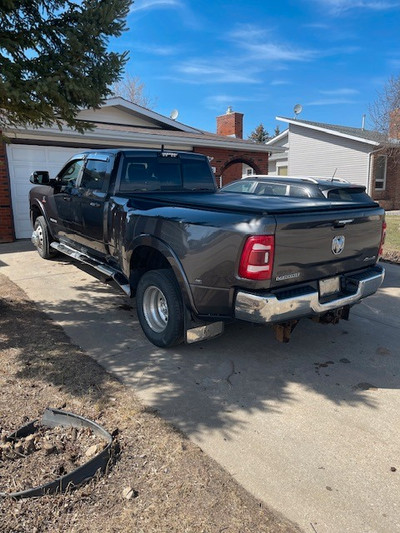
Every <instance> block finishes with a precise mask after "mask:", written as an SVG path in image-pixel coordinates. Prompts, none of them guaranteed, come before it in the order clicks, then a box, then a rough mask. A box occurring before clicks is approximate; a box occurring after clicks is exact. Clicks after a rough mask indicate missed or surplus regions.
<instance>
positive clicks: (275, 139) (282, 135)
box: [265, 128, 289, 146]
mask: <svg viewBox="0 0 400 533" xmlns="http://www.w3.org/2000/svg"><path fill="white" fill-rule="evenodd" d="M288 134H289V129H288V128H286V129H285V130H283V131H282V132H281V133H280V134H279V135H276V136H275V137H272V139H269V141H267V142H266V143H265V144H268V146H271V145H273V144H277V143H279V142H280V141H281V140H282V139H284V138H285V137H287V136H288Z"/></svg>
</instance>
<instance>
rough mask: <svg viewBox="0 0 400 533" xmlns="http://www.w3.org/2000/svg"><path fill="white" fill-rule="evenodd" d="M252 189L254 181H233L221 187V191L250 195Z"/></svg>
mask: <svg viewBox="0 0 400 533" xmlns="http://www.w3.org/2000/svg"><path fill="white" fill-rule="evenodd" d="M253 188H254V181H235V182H234V183H230V184H229V185H226V186H225V187H223V189H222V190H223V191H227V192H240V193H251V192H252V191H253Z"/></svg>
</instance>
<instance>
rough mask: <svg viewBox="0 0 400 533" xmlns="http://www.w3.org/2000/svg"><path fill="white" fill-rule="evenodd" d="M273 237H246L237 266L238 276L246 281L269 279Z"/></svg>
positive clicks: (272, 254)
mask: <svg viewBox="0 0 400 533" xmlns="http://www.w3.org/2000/svg"><path fill="white" fill-rule="evenodd" d="M274 244H275V238H274V236H273V235H254V236H252V237H248V238H247V240H246V242H245V244H244V247H243V251H242V256H241V258H240V264H239V276H240V277H241V278H247V279H271V274H272V267H273V265H274Z"/></svg>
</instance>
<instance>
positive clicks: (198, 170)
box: [182, 158, 215, 191]
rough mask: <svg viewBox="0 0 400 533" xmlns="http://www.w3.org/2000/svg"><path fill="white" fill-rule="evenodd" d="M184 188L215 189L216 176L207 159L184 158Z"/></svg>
mask: <svg viewBox="0 0 400 533" xmlns="http://www.w3.org/2000/svg"><path fill="white" fill-rule="evenodd" d="M182 174H183V188H184V189H185V190H189V191H193V190H196V189H197V190H198V189H202V190H209V191H213V190H214V188H215V186H214V178H213V176H212V174H211V170H210V166H209V164H208V162H207V161H206V160H205V159H194V158H193V159H189V158H187V159H186V158H185V159H183V158H182Z"/></svg>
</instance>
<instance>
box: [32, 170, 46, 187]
mask: <svg viewBox="0 0 400 533" xmlns="http://www.w3.org/2000/svg"><path fill="white" fill-rule="evenodd" d="M29 181H30V182H31V183H34V184H35V185H48V184H49V183H50V175H49V173H48V172H47V170H35V172H32V174H31V177H30V178H29Z"/></svg>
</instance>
